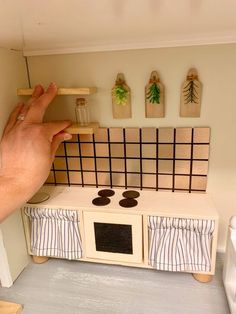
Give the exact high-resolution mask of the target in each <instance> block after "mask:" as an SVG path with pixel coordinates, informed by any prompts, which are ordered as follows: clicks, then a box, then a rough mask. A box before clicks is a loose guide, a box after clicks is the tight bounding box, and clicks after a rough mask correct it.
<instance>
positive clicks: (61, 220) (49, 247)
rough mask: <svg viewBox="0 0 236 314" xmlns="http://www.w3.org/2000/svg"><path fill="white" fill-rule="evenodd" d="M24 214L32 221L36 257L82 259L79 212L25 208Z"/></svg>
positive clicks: (33, 246) (33, 249)
mask: <svg viewBox="0 0 236 314" xmlns="http://www.w3.org/2000/svg"><path fill="white" fill-rule="evenodd" d="M24 212H25V214H26V215H27V216H28V217H29V219H30V221H31V250H32V253H33V254H34V255H36V256H52V257H60V258H66V259H79V258H81V257H82V245H81V236H80V231H79V212H78V211H77V210H68V209H50V208H35V207H32V208H31V207H25V208H24Z"/></svg>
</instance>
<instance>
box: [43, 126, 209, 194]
mask: <svg viewBox="0 0 236 314" xmlns="http://www.w3.org/2000/svg"><path fill="white" fill-rule="evenodd" d="M209 141H210V129H209V128H100V129H98V131H97V133H95V134H93V135H78V136H74V137H73V138H72V140H70V141H68V142H64V143H62V144H61V145H60V147H59V149H58V151H57V153H56V158H55V161H54V164H53V166H52V169H51V172H50V175H49V178H48V179H47V181H46V183H47V184H52V185H69V186H70V185H77V186H83V187H86V186H95V187H111V188H113V187H114V188H125V189H127V188H134V189H150V190H156V191H158V190H168V191H172V192H174V191H184V192H205V191H206V184H207V172H208V160H209Z"/></svg>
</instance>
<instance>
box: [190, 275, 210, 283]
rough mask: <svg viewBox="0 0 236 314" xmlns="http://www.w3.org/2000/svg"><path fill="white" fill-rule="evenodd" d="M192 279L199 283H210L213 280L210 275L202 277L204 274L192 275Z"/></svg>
mask: <svg viewBox="0 0 236 314" xmlns="http://www.w3.org/2000/svg"><path fill="white" fill-rule="evenodd" d="M192 275H193V278H194V279H196V280H197V281H199V282H203V283H207V282H210V281H211V280H212V278H213V276H212V275H204V274H192Z"/></svg>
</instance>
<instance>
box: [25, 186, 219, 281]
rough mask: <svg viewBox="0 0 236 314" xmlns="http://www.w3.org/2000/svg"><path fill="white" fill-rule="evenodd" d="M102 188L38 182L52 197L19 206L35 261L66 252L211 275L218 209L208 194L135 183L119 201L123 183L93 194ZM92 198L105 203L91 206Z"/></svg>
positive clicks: (96, 259)
mask: <svg viewBox="0 0 236 314" xmlns="http://www.w3.org/2000/svg"><path fill="white" fill-rule="evenodd" d="M100 190H101V188H99V189H98V188H89V187H83V188H82V187H65V186H56V187H55V186H44V187H43V188H42V189H41V190H40V191H42V192H47V193H49V194H50V198H49V199H48V200H46V201H44V202H43V203H40V204H33V205H32V204H26V205H25V206H24V208H23V220H24V225H25V231H26V238H27V244H28V250H29V254H30V255H34V259H35V260H36V259H37V262H38V261H39V262H40V261H42V262H43V261H45V260H47V257H56V258H68V259H75V260H82V261H89V262H98V263H108V264H118V265H126V266H135V267H145V268H155V269H158V270H168V271H182V272H190V273H193V275H194V277H195V279H197V280H199V281H202V282H207V281H209V280H210V279H211V276H212V275H213V274H214V271H215V257H216V243H217V232H218V214H217V212H216V210H215V208H214V205H213V203H212V201H211V199H210V197H209V195H207V194H199V193H194V194H193V193H178V192H175V193H171V192H156V191H147V190H145V191H143V190H142V191H141V190H139V191H138V192H139V193H138V194H140V195H139V196H137V197H136V196H135V197H134V198H135V200H132V202H134V204H135V205H136V206H134V207H128V208H124V207H121V206H120V204H119V202H120V201H121V200H122V199H123V200H127V198H126V197H124V196H122V194H123V192H124V191H127V190H124V189H112V191H113V192H114V195H112V196H109V197H108V198H106V197H105V198H104V197H99V196H98V192H99V191H100ZM106 191H108V192H109V191H111V190H107V189H106ZM99 193H100V192H99ZM97 197H98V198H99V200H100V199H102V200H104V199H105V200H107V199H108V200H107V201H108V202H109V204H107V205H103V206H96V205H94V204H93V203H92V201H93V200H94V199H95V198H97ZM128 201H130V200H128ZM132 202H131V203H132ZM128 203H130V202H128ZM59 220H60V221H59ZM65 221H66V222H65ZM39 238H40V239H39ZM55 238H58V239H55ZM63 241H64V242H65V243H64V244H62V242H63ZM43 245H44V246H45V248H44V247H43ZM62 251H64V253H63V254H62V253H61V252H62ZM75 252H76V253H75Z"/></svg>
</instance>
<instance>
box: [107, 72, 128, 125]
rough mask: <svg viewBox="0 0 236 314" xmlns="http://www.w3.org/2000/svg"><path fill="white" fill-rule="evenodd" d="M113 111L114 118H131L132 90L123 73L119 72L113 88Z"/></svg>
mask: <svg viewBox="0 0 236 314" xmlns="http://www.w3.org/2000/svg"><path fill="white" fill-rule="evenodd" d="M112 111H113V118H114V119H128V118H131V116H132V112H131V90H130V88H129V86H128V85H127V84H126V82H125V77H124V74H123V73H118V74H117V78H116V83H115V86H114V87H113V88H112Z"/></svg>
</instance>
